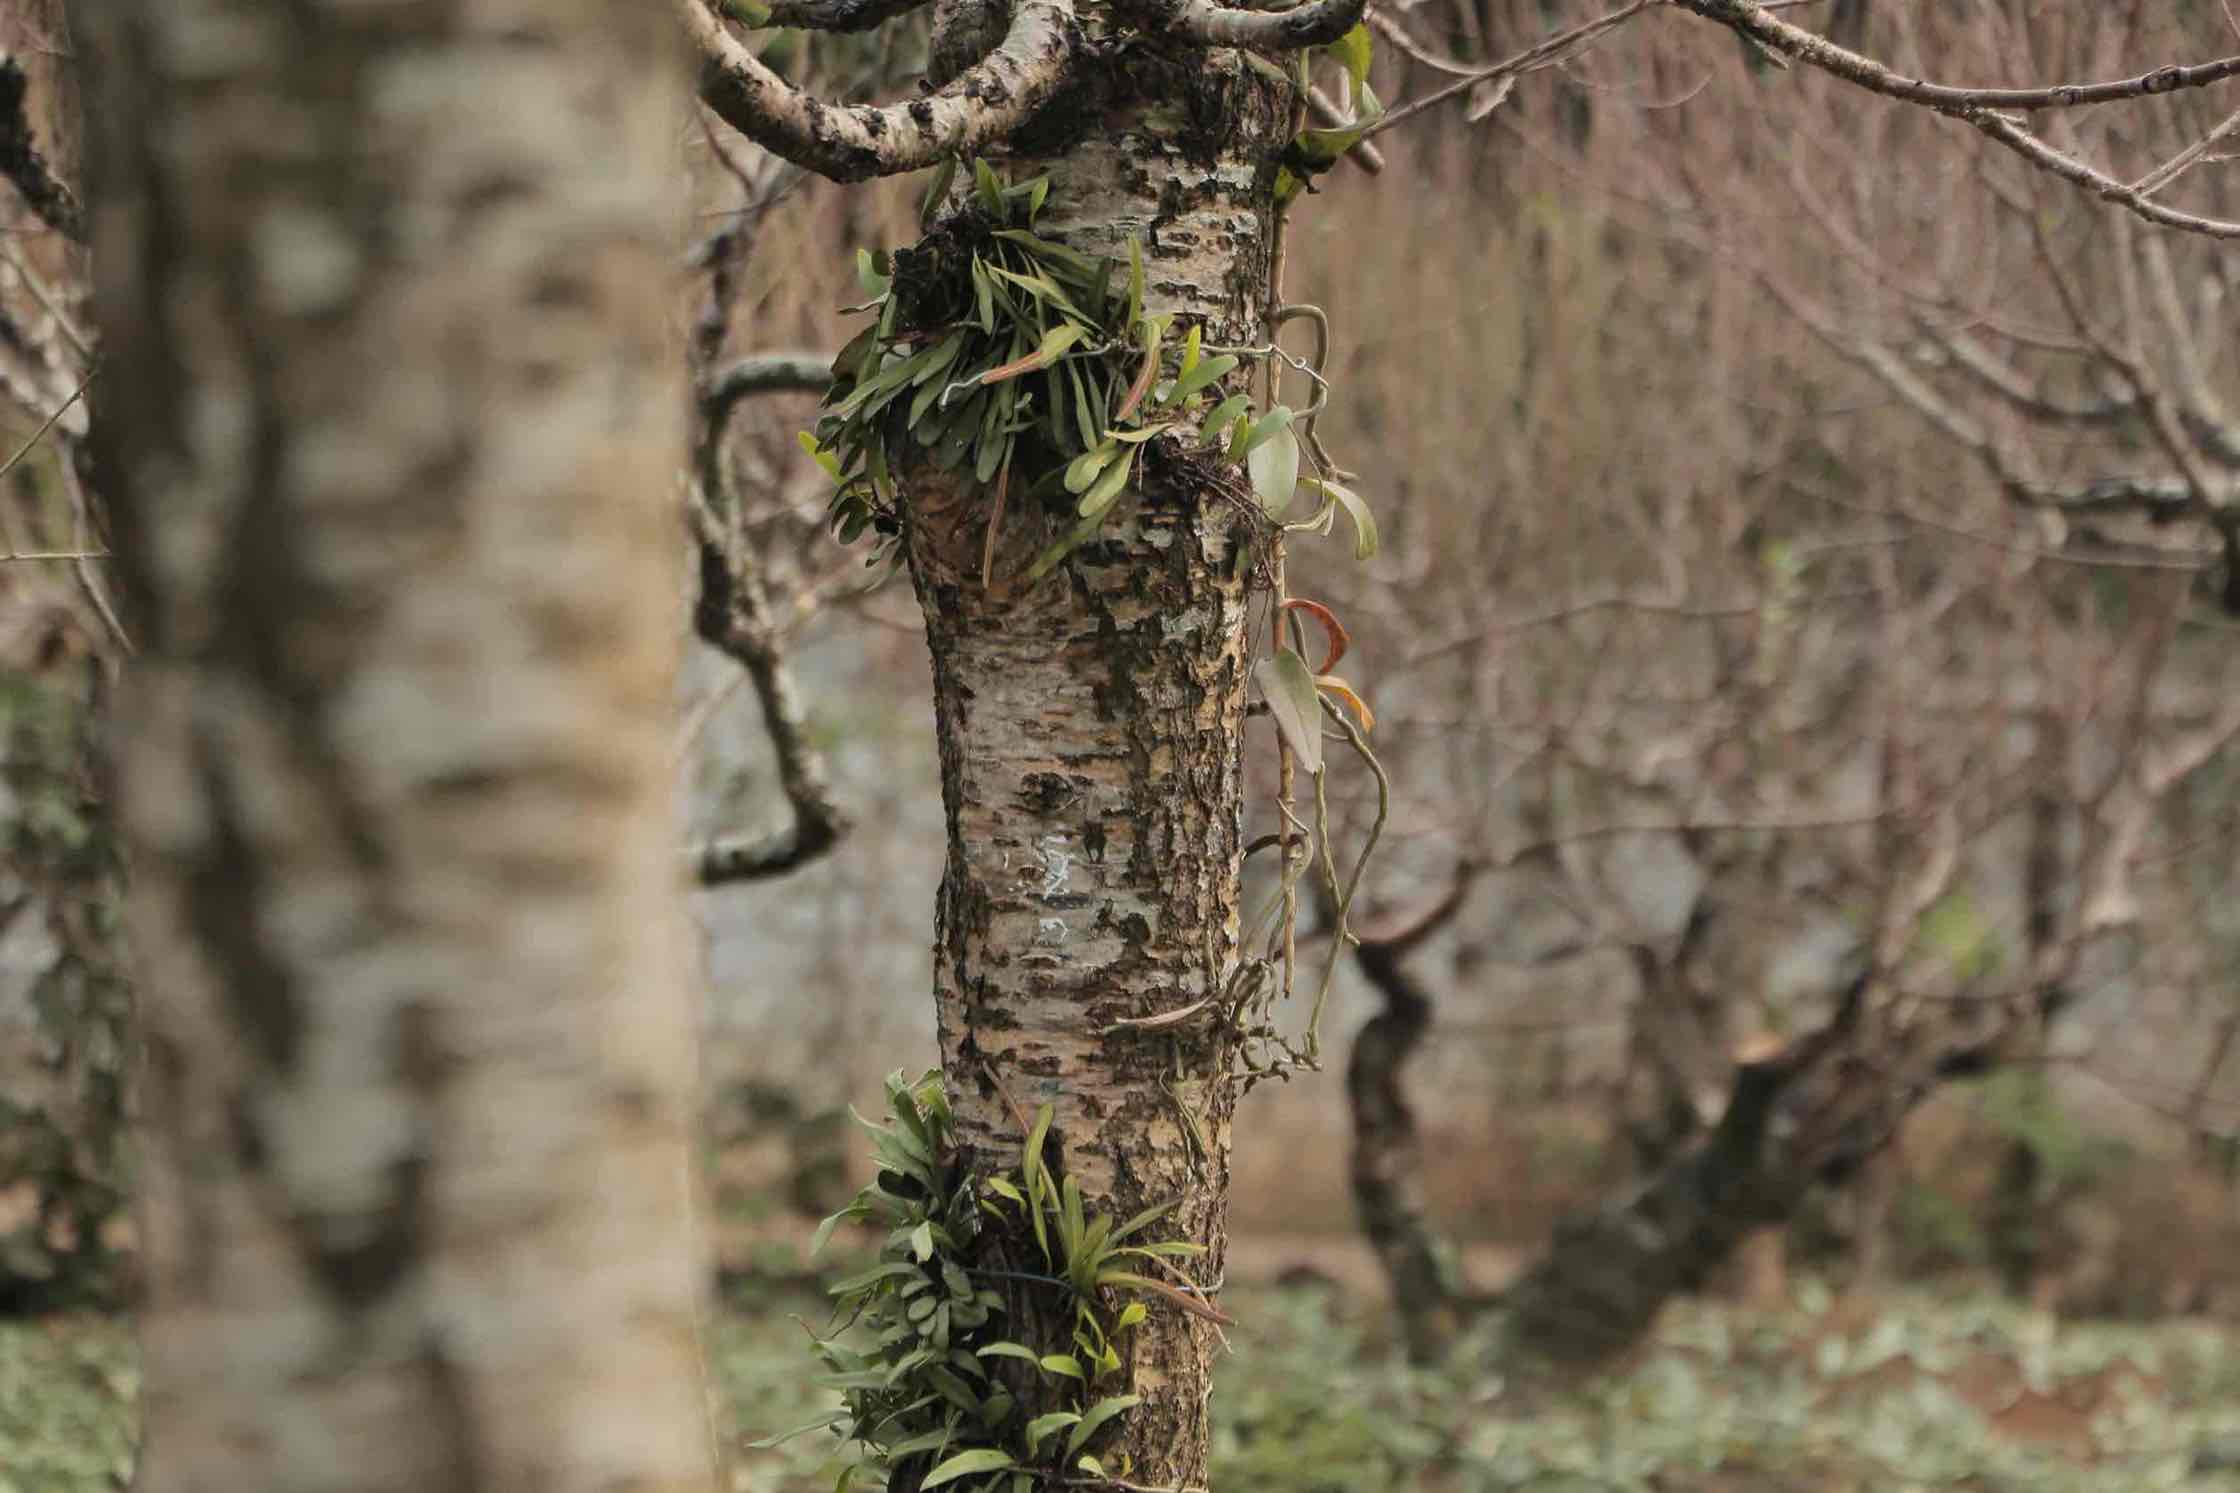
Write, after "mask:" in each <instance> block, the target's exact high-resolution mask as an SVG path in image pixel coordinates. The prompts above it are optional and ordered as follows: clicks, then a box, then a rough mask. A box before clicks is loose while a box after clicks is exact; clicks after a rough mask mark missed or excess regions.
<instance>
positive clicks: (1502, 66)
mask: <svg viewBox="0 0 2240 1493" xmlns="http://www.w3.org/2000/svg"><path fill="white" fill-rule="evenodd" d="M1658 3H1660V0H1633V3H1632V4H1630V5H1625V6H1621V7H1620V8H1619V9H1617V10H1613V11H1611V12H1609V13H1608V14H1607V15H1600V16H1596V17H1595V18H1594V19H1593V20H1591V21H1582V22H1581V23H1580V24H1578V25H1576V26H1573V27H1571V28H1570V29H1569V30H1567V31H1559V32H1557V33H1556V34H1555V35H1554V36H1550V37H1546V38H1544V39H1543V40H1540V41H1537V42H1534V43H1533V44H1532V45H1531V46H1529V47H1526V48H1525V49H1524V50H1523V51H1521V52H1518V53H1516V54H1514V55H1513V56H1510V57H1506V58H1503V59H1502V60H1501V61H1499V62H1496V63H1493V64H1491V65H1489V66H1486V67H1480V68H1472V69H1470V70H1468V71H1466V72H1462V73H1460V74H1459V75H1458V76H1457V77H1456V78H1455V80H1454V81H1453V82H1452V83H1449V84H1446V85H1445V86H1444V87H1440V88H1435V89H1433V90H1432V91H1431V92H1430V93H1427V94H1425V95H1424V96H1423V97H1422V98H1419V99H1415V100H1412V101H1410V102H1409V103H1406V104H1403V105H1402V106H1401V107H1399V108H1397V109H1395V110H1393V111H1392V112H1391V113H1389V114H1387V115H1385V117H1384V118H1382V119H1380V120H1378V121H1377V123H1376V127H1375V128H1373V129H1371V130H1370V131H1369V133H1370V134H1372V135H1381V134H1383V133H1384V132H1385V131H1386V130H1389V129H1391V128H1392V127H1393V126H1394V125H1396V124H1399V123H1401V122H1402V121H1403V120H1407V119H1411V118H1413V117H1414V116H1416V115H1418V114H1421V113H1422V112H1423V111H1424V110H1426V109H1429V108H1431V107H1432V106H1434V105H1436V104H1441V103H1444V102H1446V101H1447V100H1448V99H1450V98H1453V97H1455V96H1456V95H1458V94H1461V93H1466V92H1468V91H1470V90H1472V89H1474V88H1477V87H1479V86H1480V85H1481V84H1485V83H1490V82H1495V81H1498V80H1500V79H1502V78H1513V77H1515V76H1516V75H1517V74H1519V73H1528V72H1534V71H1537V70H1538V69H1540V68H1544V67H1549V66H1552V65H1554V64H1555V63H1557V62H1559V61H1561V60H1562V59H1563V58H1564V57H1565V56H1567V55H1569V54H1570V53H1572V52H1574V51H1577V50H1578V49H1579V48H1581V47H1583V46H1585V45H1586V44H1587V43H1589V42H1591V41H1593V40H1595V39H1596V38H1597V37H1599V36H1601V35H1602V34H1603V33H1604V32H1606V31H1610V30H1614V29H1615V28H1617V27H1619V26H1622V25H1624V24H1625V23H1626V22H1627V21H1630V20H1632V19H1633V18H1634V17H1635V16H1637V15H1639V14H1641V12H1643V11H1645V10H1647V9H1648V8H1649V7H1650V6H1652V5H1655V4H1658ZM1387 34H1388V35H1389V34H1390V33H1389V32H1388V33H1387Z"/></svg>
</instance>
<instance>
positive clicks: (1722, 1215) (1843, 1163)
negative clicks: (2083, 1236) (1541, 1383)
mask: <svg viewBox="0 0 2240 1493" xmlns="http://www.w3.org/2000/svg"><path fill="white" fill-rule="evenodd" d="M1863 998H1864V997H1863V992H1862V991H1861V990H1857V989H1855V990H1854V991H1853V992H1852V993H1851V994H1850V995H1849V996H1847V997H1846V1001H1845V1005H1844V1008H1843V1010H1842V1011H1841V1012H1840V1013H1839V1014H1838V1016H1837V1017H1836V1018H1835V1019H1834V1020H1833V1021H1832V1022H1831V1023H1830V1024H1829V1025H1827V1026H1826V1027H1823V1028H1822V1029H1821V1030H1820V1031H1818V1032H1815V1033H1813V1034H1811V1035H1810V1036H1808V1037H1805V1038H1803V1039H1801V1040H1799V1041H1797V1042H1796V1043H1794V1044H1792V1045H1791V1046H1789V1047H1788V1048H1787V1049H1785V1050H1783V1051H1781V1052H1778V1053H1772V1054H1768V1055H1765V1056H1762V1057H1758V1058H1754V1059H1751V1060H1746V1061H1743V1062H1741V1063H1739V1064H1738V1065H1737V1066H1736V1068H1735V1070H1734V1080H1733V1084H1732V1087H1731V1089H1730V1091H1729V1095H1728V1099H1727V1104H1726V1109H1725V1111H1724V1113H1723V1114H1722V1115H1721V1116H1720V1119H1719V1123H1718V1124H1717V1126H1716V1127H1714V1128H1713V1130H1712V1131H1711V1133H1710V1134H1709V1135H1708V1136H1706V1137H1705V1138H1704V1140H1703V1141H1702V1142H1701V1143H1700V1144H1699V1145H1697V1146H1696V1147H1694V1148H1693V1149H1691V1150H1690V1151H1689V1152H1688V1153H1687V1154H1685V1155H1683V1156H1681V1157H1680V1158H1679V1159H1677V1160H1676V1161H1674V1162H1673V1163H1671V1164H1670V1165H1668V1166H1666V1167H1664V1168H1663V1169H1662V1170H1660V1171H1658V1172H1657V1173H1655V1174H1654V1175H1652V1176H1650V1177H1649V1178H1648V1179H1647V1180H1645V1181H1644V1182H1643V1183H1642V1184H1641V1185H1640V1186H1639V1187H1638V1188H1636V1189H1635V1190H1633V1191H1632V1192H1630V1193H1628V1194H1626V1195H1625V1196H1623V1197H1620V1198H1618V1199H1616V1200H1614V1201H1612V1202H1611V1203H1609V1204H1608V1205H1607V1206H1605V1207H1602V1208H1600V1209H1597V1210H1595V1211H1594V1212H1592V1213H1589V1214H1586V1215H1584V1216H1581V1217H1578V1218H1574V1219H1569V1220H1566V1221H1565V1222H1563V1223H1561V1224H1559V1225H1557V1227H1556V1231H1555V1238H1554V1240H1553V1242H1552V1243H1551V1244H1550V1245H1549V1248H1548V1251H1547V1253H1546V1254H1545V1255H1543V1256H1542V1257H1541V1258H1540V1260H1539V1262H1538V1263H1536V1264H1535V1265H1534V1266H1533V1267H1532V1268H1531V1269H1530V1270H1529V1271H1527V1272H1526V1273H1525V1275H1524V1276H1523V1277H1522V1278H1521V1279H1520V1280H1518V1281H1517V1282H1516V1284H1515V1285H1514V1286H1512V1287H1511V1288H1510V1290H1509V1291H1508V1292H1507V1293H1506V1295H1505V1297H1504V1303H1505V1305H1507V1306H1508V1308H1509V1309H1510V1311H1511V1314H1512V1315H1511V1319H1510V1326H1511V1334H1512V1341H1513V1342H1514V1343H1515V1344H1516V1345H1517V1346H1518V1347H1520V1348H1521V1349H1522V1350H1523V1352H1524V1354H1525V1355H1526V1356H1527V1357H1528V1358H1532V1359H1538V1360H1540V1361H1543V1362H1545V1363H1548V1364H1551V1365H1553V1366H1555V1367H1557V1368H1558V1369H1559V1370H1564V1371H1585V1370H1591V1369H1595V1368H1598V1367H1601V1366H1602V1365H1604V1364H1607V1363H1609V1362H1611V1361H1612V1360H1614V1359H1617V1358H1619V1357H1622V1356H1623V1355H1624V1354H1625V1353H1627V1352H1628V1351H1630V1350H1631V1349H1632V1348H1633V1347H1634V1346H1635V1345H1636V1344H1637V1343H1639V1342H1640V1341H1641V1340H1642V1338H1643V1337H1645V1336H1646V1335H1647V1333H1648V1332H1649V1330H1650V1328H1651V1327H1652V1326H1654V1325H1655V1322H1656V1319H1657V1315H1658V1313H1659V1312H1661V1311H1662V1310H1663V1309H1664V1305H1665V1303H1666V1302H1668V1301H1670V1300H1671V1299H1672V1298H1673V1297H1674V1296H1676V1295H1680V1294H1682V1293H1684V1292H1689V1291H1695V1290H1699V1289H1701V1288H1702V1287H1703V1285H1704V1284H1705V1282H1706V1281H1707V1280H1709V1279H1710V1278H1711V1276H1712V1275H1713V1273H1714V1272H1716V1271H1718V1270H1719V1269H1721V1268H1722V1267H1724V1266H1726V1265H1727V1264H1728V1263H1729V1262H1730V1261H1731V1260H1733V1259H1734V1257H1735V1254H1736V1251H1737V1250H1738V1249H1739V1248H1740V1247H1742V1246H1743V1245H1744V1243H1745V1242H1746V1241H1747V1240H1749V1239H1751V1238H1752V1237H1754V1236H1762V1235H1763V1234H1764V1232H1765V1231H1767V1230H1769V1229H1773V1228H1776V1227H1778V1226H1781V1225H1785V1224H1787V1223H1788V1222H1789V1221H1790V1220H1791V1219H1792V1218H1793V1217H1794V1216H1795V1214H1796V1210H1797V1207H1798V1205H1799V1204H1800V1203H1802V1202H1803V1200H1804V1197H1805V1194H1806V1192H1807V1190H1808V1189H1810V1188H1811V1187H1812V1186H1813V1185H1814V1184H1815V1183H1820V1182H1838V1181H1842V1180H1844V1179H1846V1178H1848V1177H1850V1176H1851V1175H1853V1174H1854V1173H1855V1172H1856V1171H1857V1169H1858V1168H1859V1167H1860V1166H1862V1165H1864V1164H1865V1163H1866V1162H1867V1161H1868V1160H1869V1159H1870V1158H1871V1157H1873V1156H1874V1155H1875V1154H1876V1153H1877V1152H1879V1151H1880V1150H1881V1149H1882V1148H1883V1147H1884V1146H1886V1145H1888V1144H1889V1142H1890V1140H1891V1138H1892V1137H1893V1136H1895V1135H1896V1133H1897V1129H1898V1126H1899V1124H1900V1122H1902V1121H1903V1120H1904V1118H1905V1116H1906V1115H1907V1114H1909V1113H1911V1112H1912V1110H1913V1109H1914V1107H1915V1106H1916V1105H1918V1104H1919V1103H1920V1102H1921V1100H1922V1099H1923V1098H1924V1097H1926V1096H1927V1095H1928V1094H1929V1093H1930V1092H1931V1091H1932V1090H1933V1089H1934V1088H1935V1086H1936V1085H1937V1084H1938V1083H1940V1082H1942V1081H1943V1080H1945V1079H1946V1078H1949V1077H1952V1076H1956V1075H1957V1074H1959V1073H1962V1072H1966V1071H1974V1069H1975V1067H1976V1065H1978V1064H1980V1063H1981V1062H1983V1061H1985V1060H1986V1058H1985V1056H1984V1054H1982V1053H1979V1052H1977V1051H1975V1050H1973V1049H1967V1050H1943V1051H1939V1050H1936V1049H1933V1048H1931V1047H1929V1046H1928V1045H1927V1044H1926V1043H1924V1044H1921V1046H1920V1048H1919V1050H1909V1047H1910V1045H1909V1044H1903V1043H1898V1042H1893V1041H1891V1040H1890V1039H1888V1038H1882V1039H1880V1041H1879V1044H1878V1043H1877V1042H1876V1041H1875V1040H1874V1039H1871V1038H1870V1037H1868V1036H1867V1035H1866V1033H1865V1032H1864V1031H1863V1030H1862V1026H1863V1022H1862V1002H1863Z"/></svg>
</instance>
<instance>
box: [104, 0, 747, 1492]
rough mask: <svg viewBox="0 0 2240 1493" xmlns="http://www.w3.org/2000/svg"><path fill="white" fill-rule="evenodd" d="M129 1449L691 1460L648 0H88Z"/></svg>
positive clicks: (421, 1478)
mask: <svg viewBox="0 0 2240 1493" xmlns="http://www.w3.org/2000/svg"><path fill="white" fill-rule="evenodd" d="M87 18H88V20H89V22H97V23H98V29H97V35H95V36H94V37H93V38H92V40H93V42H94V43H95V49H96V57H97V61H98V63H99V72H98V75H97V78H96V80H95V87H94V89H93V90H92V92H91V97H92V99H93V103H92V106H91V108H90V109H89V114H88V122H89V124H90V126H91V127H92V132H93V136H94V141H93V148H94V151H95V153H96V167H97V172H98V174H97V176H96V179H95V196H94V202H93V222H94V232H95V244H96V259H97V277H98V281H99V292H100V294H99V308H100V320H101V325H102V329H103V332H104V336H105V349H104V362H103V366H102V375H101V382H100V383H99V384H97V385H96V386H95V387H96V392H97V394H98V395H99V396H100V406H99V409H98V411H97V415H98V419H97V426H98V427H99V440H100V442H101V444H100V450H99V456H100V470H101V472H102V475H103V478H104V480H105V481H106V482H107V483H108V484H109V487H110V494H111V496H112V499H113V500H114V503H115V509H116V531H117V560H118V564H119V567H120V570H121V572H122V574H123V575H124V577H125V578H126V581H127V587H128V592H127V594H128V600H129V602H130V603H131V607H130V614H131V622H132V625H133V627H134V628H135V629H136V630H137V632H138V635H139V642H140V646H141V657H140V660H139V668H138V673H137V678H136V679H135V680H134V681H133V684H132V687H131V689H130V690H129V692H128V698H127V700H126V701H125V718H124V719H123V721H122V722H121V728H120V733H119V740H120V742H121V745H122V757H121V761H120V763H119V782H120V785H121V788H122V790H123V792H122V810H123V823H124V825H125V827H126V831H127V834H128V839H129V843H130V846H131V849H132V851H133V854H134V869H135V872H136V883H135V887H134V895H133V904H132V908H131V932H132V936H133V940H134V944H135V952H136V955H137V959H138V965H139V969H140V972H141V984H140V989H141V991H142V1000H143V1003H144V1004H143V1027H142V1034H143V1038H144V1043H145V1059H146V1065H147V1082H146V1088H145V1110H146V1120H147V1125H146V1133H145V1137H144V1153H143V1154H144V1196H143V1199H142V1217H143V1223H144V1230H145V1232H144V1240H145V1248H146V1263H147V1279H148V1297H147V1302H146V1312H145V1316H144V1319H143V1333H144V1348H145V1375H146V1378H145V1384H146V1390H145V1394H144V1400H143V1406H144V1416H145V1428H146V1439H145V1452H144V1455H145V1458H146V1461H145V1464H144V1472H143V1483H144V1486H146V1487H147V1488H149V1489H153V1490H158V1493H166V1490H188V1489H192V1490H206V1489H207V1490H217V1489H227V1490H230V1489H241V1488H257V1489H275V1490H281V1489H338V1490H339V1489H350V1490H359V1489H364V1490H373V1489H395V1490H400V1493H402V1490H413V1493H424V1490H445V1489H457V1490H466V1489H475V1490H491V1489H520V1490H524V1493H527V1490H537V1493H549V1490H566V1489H583V1490H592V1489H599V1490H612V1489H618V1488H631V1489H640V1490H667V1489H705V1488H707V1487H708V1486H709V1485H710V1468H709V1465H708V1456H709V1442H708V1438H707V1433H706V1427H705V1403H704V1396H703V1391H702V1387H701V1379H700V1376H699V1372H698V1367H697V1363H696V1354H695V1340H694V1339H695V1334H694V1317H695V1311H696V1305H697V1300H698V1297H699V1295H700V1290H701V1286H702V1277H701V1272H700V1270H699V1268H698V1258H697V1252H696V1250H695V1249H694V1248H693V1247H692V1244H691V1240H692V1228H691V1221H690V1217H689V1206H690V1185H689V1181H688V1177H689V1169H688V1167H689V1163H688V1155H689V1153H688V1145H687V1137H688V1129H687V1127H688V1125H689V1124H690V1121H691V1118H692V1114H693V1110H692V1106H691V1104H690V1075H691V1068H692V1048H691V1041H692V1029H693V1023H692V1020H691V1007H690V1003H689V985H688V981H687V978H686V975H685V971H684V968H683V965H682V946H681V943H680V940H679V938H678V937H677V933H678V931H679V930H678V921H677V915H676V911H675V903H676V898H675V895H674V893H675V888H674V882H675V879H676V870H677V860H676V854H675V848H674V844H673V839H672V836H673V825H672V819H671V813H670V794H669V789H670V771H669V752H668V738H669V731H670V722H671V697H670V684H671V678H672V666H673V658H672V655H673V652H674V649H675V646H676V643H677V639H678V637H679V635H680V631H681V627H680V624H681V621H682V618H681V616H680V615H679V611H678V608H677V607H676V606H674V605H673V604H670V603H668V602H666V601H664V600H663V598H665V597H668V596H670V595H672V594H673V593H674V591H675V589H676V585H677V580H678V573H677V566H676V563H675V562H676V559H677V556H678V553H679V547H678V543H677V540H678V536H677V535H675V534H673V533H672V532H671V527H670V524H669V523H668V522H667V521H666V520H665V518H664V515H665V514H666V513H667V512H669V511H670V504H671V501H672V495H673V493H674V491H675V479H676V473H677V466H678V462H679V460H680V458H681V455H682V451H681V440H680V437H681V434H682V431H681V423H680V416H681V414H682V409H683V406H682V397H681V390H680V388H679V378H678V375H679V373H680V371H681V368H682V360H681V358H680V357H679V356H678V352H679V350H678V349H677V348H676V347H675V346H673V345H672V340H671V338H670V337H669V336H668V335H667V333H666V327H665V323H666V320H667V317H668V313H669V311H670V309H671V308H670V305H669V294H668V292H669V286H670V276H671V272H672V265H673V263H674V256H675V234H674V230H675V229H677V228H678V227H679V226H681V224H680V220H681V214H680V213H679V211H678V209H679V207H680V205H681V204H680V201H679V198H678V189H679V187H680V186H681V182H682V173H681V171H680V170H679V169H678V165H677V162H676V161H675V159H674V154H675V151H674V145H675V139H676V132H677V129H678V125H679V121H680V120H681V119H682V118H683V115H684V105H683V98H682V96H681V90H680V88H679V87H678V86H677V85H678V84H679V83H680V82H681V76H680V73H679V69H678V68H677V67H676V66H675V65H674V62H673V58H672V54H671V47H670V42H671V37H672V34H673V32H674V29H675V20H674V17H673V16H672V15H671V14H670V13H669V12H668V11H666V10H665V9H663V8H661V7H658V6H651V5H646V4H643V3H640V0H533V3H532V0H495V3H492V0H477V3H472V4H470V3H467V0H418V3H413V4H409V5H398V4H383V5H367V4H362V3H344V0H297V3H294V4H289V5H278V4H246V3H240V0H112V3H110V4H107V5H102V6H95V7H90V8H89V9H88V12H87Z"/></svg>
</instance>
